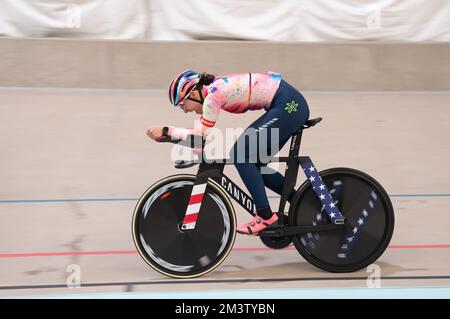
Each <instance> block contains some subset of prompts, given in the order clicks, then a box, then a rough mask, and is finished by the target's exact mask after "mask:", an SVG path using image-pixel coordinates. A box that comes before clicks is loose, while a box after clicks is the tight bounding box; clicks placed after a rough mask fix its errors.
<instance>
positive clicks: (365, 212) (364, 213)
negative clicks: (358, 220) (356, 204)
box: [362, 209, 369, 217]
mask: <svg viewBox="0 0 450 319" xmlns="http://www.w3.org/2000/svg"><path fill="white" fill-rule="evenodd" d="M362 213H363V215H364V217H367V216H369V214H368V213H367V211H366V210H365V209H364V210H363V212H362Z"/></svg>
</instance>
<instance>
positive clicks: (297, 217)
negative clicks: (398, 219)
mask: <svg viewBox="0 0 450 319" xmlns="http://www.w3.org/2000/svg"><path fill="white" fill-rule="evenodd" d="M320 176H321V178H322V180H323V182H324V183H325V185H326V186H327V188H328V190H329V191H330V194H331V195H332V197H333V201H334V203H335V204H336V205H337V207H338V208H339V210H340V211H341V212H342V214H343V215H344V217H345V218H346V222H345V226H344V228H342V229H338V230H331V231H322V232H316V233H307V234H300V235H296V236H293V242H294V245H295V247H296V249H297V250H298V252H299V253H300V254H301V255H302V256H303V257H304V258H305V259H306V260H307V261H308V262H310V263H311V264H313V265H314V266H316V267H318V268H320V269H323V270H326V271H330V272H353V271H357V270H359V269H362V268H364V267H367V266H368V265H370V264H372V263H373V262H374V261H376V260H377V259H378V258H379V257H380V256H381V255H382V254H383V252H384V251H385V250H386V248H387V246H388V244H389V242H390V240H391V237H392V233H393V230H394V210H393V207H392V203H391V201H390V199H389V196H388V194H387V193H386V191H385V190H384V189H383V187H382V186H381V185H380V184H379V183H378V182H377V181H376V180H375V179H373V178H372V177H370V176H369V175H367V174H365V173H363V172H360V171H357V170H354V169H349V168H333V169H329V170H326V171H323V172H320ZM326 223H330V220H329V218H328V216H327V214H326V212H325V210H324V209H323V207H322V205H321V203H320V200H319V199H318V198H317V195H316V194H315V192H314V190H313V189H312V187H311V185H310V183H309V181H307V182H305V183H304V184H303V185H302V186H301V187H300V189H299V191H298V192H297V195H296V197H295V199H294V202H293V205H292V206H291V208H290V210H289V224H290V225H295V226H311V225H320V224H326Z"/></svg>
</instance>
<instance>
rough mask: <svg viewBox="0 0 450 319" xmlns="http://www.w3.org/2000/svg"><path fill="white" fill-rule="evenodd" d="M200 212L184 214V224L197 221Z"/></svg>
mask: <svg viewBox="0 0 450 319" xmlns="http://www.w3.org/2000/svg"><path fill="white" fill-rule="evenodd" d="M197 216H198V213H195V214H189V215H186V216H184V220H183V224H190V223H195V222H196V221H197Z"/></svg>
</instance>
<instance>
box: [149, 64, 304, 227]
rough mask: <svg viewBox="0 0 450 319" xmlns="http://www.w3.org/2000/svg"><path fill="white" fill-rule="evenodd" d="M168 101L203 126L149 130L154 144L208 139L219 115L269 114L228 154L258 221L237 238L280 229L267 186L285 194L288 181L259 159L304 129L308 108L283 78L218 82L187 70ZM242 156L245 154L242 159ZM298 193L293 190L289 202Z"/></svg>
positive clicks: (235, 77)
mask: <svg viewBox="0 0 450 319" xmlns="http://www.w3.org/2000/svg"><path fill="white" fill-rule="evenodd" d="M169 99H170V102H171V104H172V105H173V106H178V107H180V108H181V109H182V110H183V111H184V112H185V113H187V112H196V113H197V114H201V117H200V122H199V123H198V125H196V127H194V128H191V129H185V128H175V127H169V126H165V127H162V126H150V127H149V129H148V131H147V135H148V136H149V137H150V138H152V139H154V140H158V139H160V138H162V137H163V136H171V137H173V138H177V139H186V138H187V136H188V135H194V134H195V135H203V136H206V135H207V133H208V129H209V128H211V127H213V126H214V124H215V123H216V120H217V118H218V115H219V112H220V111H221V110H225V111H228V112H231V113H244V112H246V111H248V110H252V111H253V110H265V113H264V114H263V115H261V116H260V117H259V118H258V119H257V120H256V121H255V122H253V123H252V124H250V126H249V127H248V128H247V129H246V130H245V131H244V133H243V134H242V135H241V136H240V137H239V138H238V139H237V141H236V143H235V144H234V145H233V147H232V149H231V152H230V156H231V157H232V158H233V159H235V167H236V169H237V170H238V172H239V175H240V176H241V178H242V180H243V182H244V184H245V186H246V187H247V189H248V190H249V192H250V194H251V196H252V198H253V200H254V203H255V206H256V216H255V217H253V218H252V219H251V220H250V221H249V222H248V223H245V224H244V225H243V226H241V227H238V228H237V232H239V233H242V234H249V235H250V234H252V235H254V234H257V233H259V232H260V231H262V230H264V229H265V228H267V226H269V225H271V224H274V223H276V222H277V220H278V216H277V214H274V213H273V212H272V210H271V208H270V205H269V201H268V199H267V194H266V190H265V186H266V187H268V188H269V189H271V190H272V191H274V192H276V193H277V194H281V193H282V185H283V182H284V177H283V176H282V175H281V174H280V173H279V172H277V171H275V170H273V169H271V168H269V167H267V166H266V165H267V161H264V160H263V159H262V158H261V157H260V154H261V153H264V154H271V155H272V156H273V155H275V154H276V152H278V151H279V150H280V149H281V148H282V147H283V146H284V144H285V143H286V142H287V141H288V140H289V138H290V137H291V135H292V134H293V133H294V132H295V131H296V130H298V129H299V128H300V127H301V126H302V125H303V124H305V123H306V121H307V120H308V118H309V108H308V104H307V103H306V100H305V99H304V97H303V96H302V94H301V93H300V92H299V91H297V90H296V89H295V88H293V87H292V86H291V85H289V84H288V83H287V82H286V81H284V80H283V79H282V77H281V75H280V74H278V73H274V72H266V73H237V74H231V75H226V76H220V77H216V76H214V75H211V74H207V73H198V72H195V71H192V70H186V71H184V72H182V73H180V74H178V75H177V76H176V77H175V78H174V79H173V80H172V82H171V83H170V86H169ZM273 129H278V130H277V133H278V138H277V139H276V140H273V138H272V134H276V133H274V132H275V131H274V130H273ZM249 132H253V133H254V135H253V136H256V143H255V141H248V137H249V136H251V134H248V133H249ZM246 137H247V138H246ZM275 137H276V135H275ZM255 144H256V147H254V146H255ZM242 145H244V149H242ZM238 146H239V147H238ZM263 148H264V149H263ZM238 150H239V151H242V150H244V154H242V152H238ZM255 158H256V160H255ZM236 159H239V160H236ZM263 167H264V170H265V171H264V174H261V172H260V169H262V168H263ZM294 193H295V191H294V190H292V191H291V193H290V196H289V198H288V201H290V200H291V199H292V196H293V195H294Z"/></svg>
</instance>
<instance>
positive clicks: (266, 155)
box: [230, 81, 309, 233]
mask: <svg viewBox="0 0 450 319" xmlns="http://www.w3.org/2000/svg"><path fill="white" fill-rule="evenodd" d="M308 117H309V109H308V105H307V103H306V101H305V99H304V98H303V96H302V95H301V94H300V93H299V92H298V91H297V90H295V89H294V88H292V87H291V86H290V85H289V84H287V83H286V82H284V81H282V83H281V85H280V89H279V90H278V91H277V94H276V96H275V98H274V101H273V102H272V106H271V108H270V109H269V110H268V111H267V112H266V113H265V114H264V115H263V116H261V117H260V118H259V119H258V120H257V121H255V122H254V123H252V124H251V125H250V126H249V127H248V128H247V130H246V131H245V132H244V133H245V134H242V135H241V136H240V137H239V138H238V140H237V141H236V143H235V145H234V146H233V148H232V150H231V154H230V155H231V156H232V158H233V159H234V160H235V166H236V169H237V170H238V172H239V175H240V176H241V178H242V180H243V182H244V184H245V185H246V187H247V189H248V190H249V192H250V194H251V195H252V197H253V199H254V202H255V206H256V210H257V214H258V216H260V217H262V218H263V219H269V220H272V218H274V217H273V216H274V214H273V213H272V210H271V209H270V205H269V202H268V199H267V194H266V191H265V187H264V184H265V183H264V178H263V175H261V173H260V169H259V168H260V167H261V165H259V164H258V162H260V161H261V160H262V162H263V163H264V162H265V163H267V161H268V160H269V159H270V157H272V156H273V155H274V154H276V153H278V151H279V150H280V149H281V147H282V146H283V145H284V144H285V143H286V142H287V140H289V138H290V136H291V135H292V133H293V132H295V131H296V130H297V129H298V128H299V127H300V126H302V125H303V124H304V123H305V122H306V121H307V120H308ZM252 133H253V135H252ZM255 135H256V143H255V140H253V141H252V138H251V137H252V136H253V139H255ZM252 142H253V143H252ZM255 144H256V147H255ZM280 144H282V145H280ZM238 150H239V151H241V152H238ZM239 153H240V154H239ZM278 174H279V173H278ZM280 177H282V176H281V174H280V175H275V177H274V178H270V177H266V182H267V184H268V185H270V186H272V187H273V188H274V189H276V190H278V191H280V189H281V188H282V187H281V186H280V185H282V181H283V180H282V179H281V178H280ZM280 193H281V191H280ZM275 216H276V215H275ZM253 224H254V223H253ZM266 225H267V223H266ZM244 228H245V227H244ZM247 228H249V232H250V233H251V230H250V227H247ZM256 228H257V229H258V227H256ZM240 230H241V231H242V228H240Z"/></svg>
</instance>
